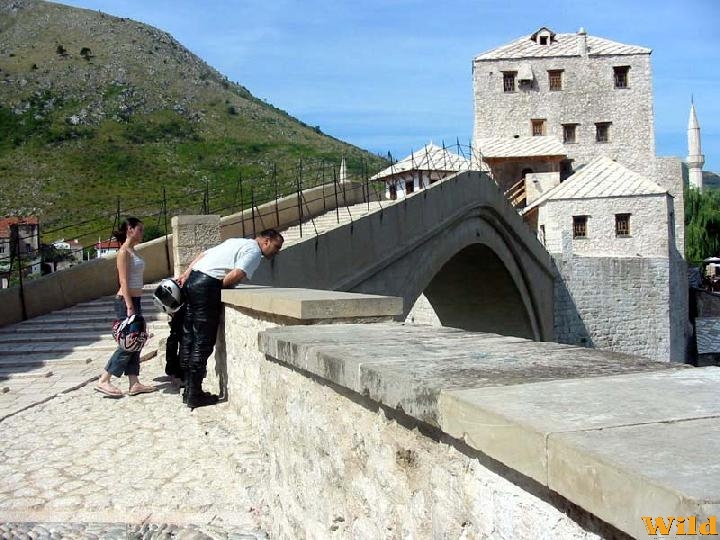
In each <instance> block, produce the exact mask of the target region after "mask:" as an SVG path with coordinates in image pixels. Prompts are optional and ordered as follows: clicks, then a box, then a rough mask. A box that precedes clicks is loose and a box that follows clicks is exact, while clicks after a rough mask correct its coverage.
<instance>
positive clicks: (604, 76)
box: [473, 27, 655, 174]
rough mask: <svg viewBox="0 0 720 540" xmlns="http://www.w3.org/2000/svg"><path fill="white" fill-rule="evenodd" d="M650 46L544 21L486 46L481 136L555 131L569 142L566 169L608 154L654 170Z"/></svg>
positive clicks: (478, 113)
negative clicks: (563, 30) (558, 29)
mask: <svg viewBox="0 0 720 540" xmlns="http://www.w3.org/2000/svg"><path fill="white" fill-rule="evenodd" d="M650 53H651V50H650V49H648V48H646V47H639V46H636V45H625V44H622V43H617V42H615V41H610V40H608V39H604V38H600V37H595V36H588V35H587V34H586V33H585V31H584V30H582V29H581V30H580V31H579V32H578V33H577V34H556V33H555V32H553V31H551V30H549V29H548V28H544V27H543V28H540V29H539V30H537V31H536V32H535V33H533V34H531V35H529V36H523V37H521V38H518V39H516V40H515V41H512V42H511V43H508V44H506V45H503V46H501V47H498V48H495V49H493V50H491V51H488V52H485V53H483V54H480V55H478V56H477V57H475V59H474V60H473V90H474V96H475V124H474V133H473V136H474V140H475V141H478V140H480V139H483V138H488V137H495V138H497V137H502V138H512V137H524V136H552V137H555V138H556V139H557V140H559V141H561V142H562V144H563V145H564V147H565V152H564V153H565V154H566V155H567V160H568V162H567V163H564V164H563V168H564V169H567V170H569V169H576V168H577V167H579V166H581V165H583V164H585V163H587V162H589V161H590V160H591V159H593V158H594V157H595V156H597V155H606V156H608V157H611V158H613V159H616V160H618V161H620V162H621V163H623V164H624V165H626V166H628V167H630V168H631V169H633V170H636V171H638V172H642V173H644V174H648V173H650V172H652V171H651V170H650V169H647V167H648V164H649V163H651V162H652V161H653V160H654V158H655V131H654V124H653V99H652V74H651V68H650ZM650 167H652V165H651V166H650Z"/></svg>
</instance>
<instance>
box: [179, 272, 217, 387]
mask: <svg viewBox="0 0 720 540" xmlns="http://www.w3.org/2000/svg"><path fill="white" fill-rule="evenodd" d="M184 289H185V298H186V303H185V308H186V311H185V321H184V323H183V335H182V342H181V346H180V363H181V365H182V368H183V371H184V372H185V373H186V375H190V376H191V377H192V376H195V377H197V378H199V379H200V380H202V379H203V378H204V377H205V375H206V373H207V359H208V357H209V356H210V355H211V354H212V351H213V348H214V347H215V339H216V337H217V331H218V325H219V324H220V309H221V307H222V303H221V300H220V294H221V291H222V281H220V280H219V279H215V278H212V277H210V276H208V275H206V274H203V273H202V272H197V271H194V270H193V271H192V272H190V276H189V277H188V280H187V281H186V282H185V285H184Z"/></svg>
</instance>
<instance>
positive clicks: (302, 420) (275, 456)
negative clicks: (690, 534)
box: [209, 287, 720, 539]
mask: <svg viewBox="0 0 720 540" xmlns="http://www.w3.org/2000/svg"><path fill="white" fill-rule="evenodd" d="M335 294H339V295H340V296H339V297H338V298H337V300H338V305H337V307H336V308H334V309H328V305H327V303H328V302H332V301H333V299H332V295H335ZM354 296H355V295H354V294H352V293H335V292H332V291H310V290H302V289H284V290H283V289H273V288H269V287H245V288H241V289H239V290H232V291H224V302H225V304H226V307H225V320H224V327H223V330H222V334H221V335H220V336H219V345H218V349H217V352H216V359H215V361H214V363H213V364H212V366H209V367H210V371H211V372H212V373H213V377H214V378H213V382H214V384H219V385H220V388H221V389H222V388H223V387H222V384H223V381H224V384H225V387H226V388H225V392H226V395H227V398H228V402H229V405H230V406H231V407H232V409H233V410H235V411H239V412H240V413H241V414H242V415H243V416H244V417H248V416H249V417H250V419H251V424H252V425H253V427H254V429H255V430H256V435H257V438H258V442H259V444H260V447H261V448H262V451H263V455H264V456H265V459H266V462H267V467H268V468H267V476H266V477H265V478H263V479H262V482H261V483H262V485H263V487H264V492H263V495H262V497H263V501H262V503H263V506H264V507H266V508H267V513H266V515H267V516H271V519H269V520H268V521H267V522H266V523H263V527H264V528H265V529H266V530H267V531H268V533H269V534H270V536H271V537H278V538H297V537H307V538H326V537H331V536H339V537H347V538H368V539H370V538H372V539H374V538H388V537H389V538H395V537H412V538H419V539H422V538H461V537H467V538H483V537H488V538H489V537H498V538H553V539H565V538H573V539H580V538H607V537H614V538H621V539H623V538H626V537H628V536H626V534H627V535H632V536H638V535H640V534H641V533H642V532H643V531H644V525H643V521H642V519H641V516H646V515H655V514H657V513H658V512H659V514H657V515H696V516H698V519H705V518H706V517H707V515H709V514H712V513H713V512H714V509H715V508H716V506H717V502H718V501H720V494H719V493H717V489H715V488H714V487H713V486H717V485H720V482H718V481H717V480H718V479H717V478H716V475H714V474H713V473H711V472H710V473H709V472H708V471H711V470H712V468H711V467H710V462H711V461H712V460H713V459H714V457H713V454H712V452H711V451H709V450H707V451H705V449H710V448H711V447H712V446H713V445H716V444H717V443H718V441H717V436H716V435H715V433H716V432H720V431H718V430H716V429H715V423H716V422H717V417H718V416H720V404H719V403H718V401H717V397H716V392H715V390H714V388H715V386H716V384H717V379H718V376H719V375H718V373H720V370H713V369H712V368H705V369H693V368H689V367H686V366H680V365H676V364H668V363H660V362H653V361H649V360H644V359H642V358H638V357H636V356H630V355H624V354H618V353H609V352H603V351H597V350H591V349H586V348H582V347H574V346H568V345H562V344H558V343H548V342H545V343H543V342H533V341H530V340H527V339H522V338H516V337H507V336H500V335H497V334H487V333H472V332H465V331H461V330H457V329H452V328H431V327H427V326H425V327H421V326H406V325H402V324H399V323H396V322H375V323H373V321H377V320H378V318H380V319H382V318H385V319H388V318H391V317H393V316H396V315H397V313H399V312H401V311H402V307H401V306H395V307H392V305H393V304H392V302H391V301H389V300H388V299H382V298H379V299H378V300H379V301H378V302H377V303H375V306H376V311H375V313H372V312H371V311H368V310H367V308H366V307H363V308H362V312H358V310H357V308H358V307H359V306H362V305H363V304H365V303H366V302H368V300H370V301H371V300H372V297H371V296H369V295H361V296H359V297H358V302H357V303H355V302H353V297H354ZM318 301H320V304H324V308H323V309H322V310H319V311H318V310H317V309H316V308H317V306H318V305H319V304H316V307H315V308H312V307H311V306H310V307H309V309H303V308H302V305H301V304H303V303H306V302H307V303H309V304H313V303H316V302H318ZM303 313H305V314H306V316H304V315H302V314H303ZM318 313H326V314H329V316H328V317H326V318H324V319H323V318H318ZM358 315H361V318H360V319H356V318H355V317H357V316H358ZM360 320H362V321H363V322H364V324H355V323H353V321H360ZM319 323H333V324H319ZM368 323H370V324H368ZM263 329H264V330H263ZM258 332H259V334H258ZM689 389H692V392H693V396H694V398H693V400H692V402H689V401H688V400H687V392H688V391H689ZM671 420H672V421H671ZM676 424H677V425H678V426H677V429H680V430H685V431H688V433H689V432H691V431H692V432H693V433H695V435H694V436H693V437H684V438H682V439H679V440H678V439H677V438H676V437H673V436H672V432H673V429H675V427H673V426H675V425H676ZM683 441H687V444H686V443H685V442H683ZM688 444H692V445H695V447H697V448H699V449H701V452H700V454H699V455H696V459H695V460H693V466H692V467H686V468H683V470H682V471H677V472H678V474H676V475H674V474H672V467H673V465H674V464H675V463H676V462H677V456H680V455H684V454H685V453H686V452H689V451H690V449H689V447H687V446H688ZM648 456H655V458H654V459H653V460H649V459H648ZM678 493H680V494H681V496H680V502H678V496H677V494H678ZM700 502H703V504H704V506H703V504H700Z"/></svg>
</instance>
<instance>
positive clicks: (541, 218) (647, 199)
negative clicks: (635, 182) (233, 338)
mask: <svg viewBox="0 0 720 540" xmlns="http://www.w3.org/2000/svg"><path fill="white" fill-rule="evenodd" d="M671 204H672V199H670V197H668V196H667V195H642V196H634V197H608V198H603V199H560V200H553V199H551V200H548V201H546V202H545V204H544V205H543V206H541V207H540V208H539V209H538V226H539V227H540V226H543V227H544V228H545V247H546V249H547V250H548V251H549V252H550V253H572V254H573V255H579V256H585V257H639V256H640V257H669V255H670V251H669V249H670V243H672V244H673V245H674V234H673V233H674V231H673V230H672V227H671V226H670V224H669V223H668V218H669V212H670V211H671V207H669V206H670V205H671ZM616 214H630V235H628V236H624V237H620V236H617V235H616V234H615V215H616ZM573 216H587V237H586V238H573V237H572V230H573Z"/></svg>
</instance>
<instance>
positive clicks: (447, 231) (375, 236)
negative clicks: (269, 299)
mask: <svg viewBox="0 0 720 540" xmlns="http://www.w3.org/2000/svg"><path fill="white" fill-rule="evenodd" d="M380 205H381V206H380V207H377V208H376V209H375V210H374V211H372V212H370V213H368V214H367V215H365V216H363V217H362V218H360V219H356V220H354V221H353V222H352V223H347V224H344V225H340V226H337V227H335V228H333V229H331V230H328V231H327V232H324V233H322V234H319V235H317V236H315V237H314V238H313V237H312V236H311V237H310V238H309V239H308V238H305V239H304V241H302V242H292V241H291V242H288V244H289V245H288V246H287V247H286V248H284V249H283V251H282V252H281V255H280V256H278V257H277V258H276V260H275V261H273V264H272V265H261V267H260V269H259V270H258V272H257V273H256V275H255V276H254V278H253V284H262V285H272V286H275V287H306V288H311V289H326V290H327V289H329V290H339V291H352V292H362V293H372V294H380V295H388V296H399V297H401V298H402V299H403V301H404V313H403V315H405V316H406V315H407V314H408V312H409V311H410V310H411V308H412V307H413V305H414V304H415V302H416V300H417V299H418V298H419V297H420V295H421V294H423V293H424V294H425V297H426V298H427V300H428V301H429V302H430V305H432V308H433V310H434V311H435V314H436V315H437V317H438V319H439V320H440V322H441V323H442V325H443V326H450V327H455V328H461V329H465V330H471V331H483V332H496V333H501V334H505V335H513V336H518V337H526V338H531V339H536V340H552V339H553V338H554V336H553V276H554V272H553V266H552V264H551V259H550V256H549V255H548V254H547V252H546V251H545V250H544V248H543V247H542V245H541V244H540V243H539V242H538V241H537V239H536V237H535V235H534V234H533V233H532V231H531V230H530V229H529V228H528V227H527V226H526V225H525V224H524V223H523V221H522V219H521V218H520V217H519V216H518V214H517V212H515V211H514V210H513V209H512V208H511V207H510V206H509V205H508V204H507V202H506V200H505V198H504V196H503V194H502V192H501V191H500V190H499V188H498V187H497V185H496V184H495V183H494V182H493V181H492V180H491V179H489V178H488V177H487V176H486V175H484V174H481V173H477V172H465V173H460V174H458V175H456V176H454V177H452V178H450V179H447V180H444V181H442V182H438V183H436V184H433V185H432V186H431V187H430V188H428V189H425V190H422V191H420V192H416V193H414V194H412V195H411V196H410V197H408V198H406V199H404V200H403V201H401V202H397V203H394V204H390V203H389V202H388V204H385V205H384V206H382V203H380ZM308 228H311V227H310V224H307V225H306V226H305V230H306V231H307V230H308ZM290 234H292V231H290Z"/></svg>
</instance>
